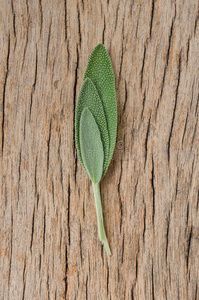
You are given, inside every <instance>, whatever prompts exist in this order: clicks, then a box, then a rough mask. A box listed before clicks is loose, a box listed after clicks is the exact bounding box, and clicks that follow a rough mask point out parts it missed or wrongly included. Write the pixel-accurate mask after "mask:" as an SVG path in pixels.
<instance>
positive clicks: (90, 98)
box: [75, 78, 109, 173]
mask: <svg viewBox="0 0 199 300" xmlns="http://www.w3.org/2000/svg"><path fill="white" fill-rule="evenodd" d="M85 107H88V108H89V110H90V111H91V113H92V115H93V116H94V118H95V121H96V123H97V126H98V127H99V131H100V134H101V139H102V143H103V150H104V166H103V173H104V172H105V170H106V167H105V166H106V165H107V164H108V160H109V134H108V129H107V123H106V118H105V114H104V109H103V105H102V101H101V99H100V97H99V95H98V92H97V90H96V88H95V86H94V84H93V83H92V81H91V80H90V79H89V78H87V79H86V80H85V81H84V82H83V84H82V87H81V89H80V92H79V97H78V102H77V106H76V114H75V139H76V147H77V150H78V156H79V159H80V161H81V163H82V164H83V166H84V162H83V159H82V154H81V152H82V151H81V141H80V138H79V124H80V118H81V114H82V112H83V110H84V108H85Z"/></svg>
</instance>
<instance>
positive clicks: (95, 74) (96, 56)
mask: <svg viewBox="0 0 199 300" xmlns="http://www.w3.org/2000/svg"><path fill="white" fill-rule="evenodd" d="M87 77H88V78H90V79H91V80H92V82H93V83H94V85H95V86H96V89H97V91H98V94H99V96H100V99H101V100H102V104H103V107H104V112H105V117H106V120H107V127H108V133H109V141H110V149H109V159H108V164H106V170H105V173H106V171H107V169H108V166H109V164H110V161H111V158H112V156H113V151H114V148H115V142H116V134H117V102H116V91H115V78H114V73H113V68H112V64H111V60H110V57H109V55H108V52H107V50H106V48H105V47H104V45H103V44H98V45H97V46H96V47H95V48H94V49H93V51H92V53H91V55H90V57H89V60H88V65H87V67H86V71H85V74H84V80H85V79H86V78H87ZM105 173H104V174H105Z"/></svg>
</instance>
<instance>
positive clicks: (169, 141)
mask: <svg viewBox="0 0 199 300" xmlns="http://www.w3.org/2000/svg"><path fill="white" fill-rule="evenodd" d="M180 74H181V53H180V58H179V64H178V81H177V86H176V94H175V103H174V108H173V116H172V122H171V128H170V134H169V140H168V147H167V152H168V162H169V163H170V151H171V147H170V144H171V137H172V133H173V126H174V120H175V114H176V107H177V100H178V91H179V85H180Z"/></svg>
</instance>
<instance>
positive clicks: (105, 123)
mask: <svg viewBox="0 0 199 300" xmlns="http://www.w3.org/2000/svg"><path fill="white" fill-rule="evenodd" d="M116 134H117V104H116V92H115V79H114V73H113V68H112V64H111V60H110V58H109V55H108V52H107V51H106V48H105V47H104V45H102V44H98V45H97V46H96V47H95V48H94V50H93V51H92V53H91V55H90V57H89V60H88V65H87V68H86V71H85V74H84V80H83V84H82V87H81V89H80V92H79V96H78V100H77V106H76V111H75V142H76V148H77V154H78V157H79V159H80V162H81V163H82V165H83V167H84V169H85V171H86V174H87V175H88V177H89V178H90V179H91V181H92V185H93V191H94V197H95V205H96V212H97V222H98V233H99V239H100V241H101V242H102V243H103V245H104V247H105V250H106V253H107V255H111V250H110V248H109V244H108V240H107V237H106V233H105V229H104V221H103V212H102V203H101V195H100V180H101V179H102V178H103V176H104V175H105V173H106V171H107V169H108V166H109V164H110V161H111V158H112V156H113V151H114V147H115V142H116Z"/></svg>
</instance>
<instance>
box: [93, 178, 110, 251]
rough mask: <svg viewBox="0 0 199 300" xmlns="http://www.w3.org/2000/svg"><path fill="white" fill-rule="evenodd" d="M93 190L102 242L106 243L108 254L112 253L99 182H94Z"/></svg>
mask: <svg viewBox="0 0 199 300" xmlns="http://www.w3.org/2000/svg"><path fill="white" fill-rule="evenodd" d="M93 191H94V196H95V206H96V211H97V223H98V233H99V239H100V241H101V242H102V244H104V247H105V250H106V253H107V255H111V250H110V248H109V244H108V240H107V237H106V233H105V229H104V221H103V213H102V203H101V195H100V186H99V183H94V182H93Z"/></svg>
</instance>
